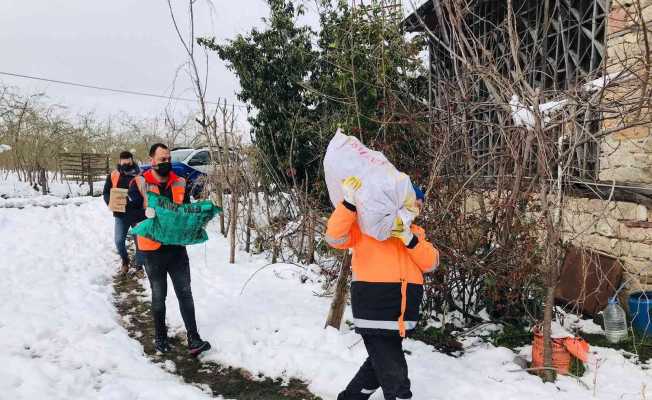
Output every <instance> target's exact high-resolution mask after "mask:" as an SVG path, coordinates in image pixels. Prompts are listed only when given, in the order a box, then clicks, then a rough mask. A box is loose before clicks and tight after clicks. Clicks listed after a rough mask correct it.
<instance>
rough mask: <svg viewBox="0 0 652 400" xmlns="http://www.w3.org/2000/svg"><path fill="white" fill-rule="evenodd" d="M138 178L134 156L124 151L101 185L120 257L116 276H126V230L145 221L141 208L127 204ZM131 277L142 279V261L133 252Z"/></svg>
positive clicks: (138, 169) (138, 252)
mask: <svg viewBox="0 0 652 400" xmlns="http://www.w3.org/2000/svg"><path fill="white" fill-rule="evenodd" d="M139 174H140V167H139V166H138V164H136V163H135V162H134V156H133V154H131V153H130V152H128V151H123V152H121V153H120V156H119V160H118V165H116V168H115V169H114V170H113V171H111V173H110V174H109V175H107V177H106V182H105V183H104V192H103V195H104V202H105V203H106V205H107V206H108V207H109V209H110V210H111V211H113V217H114V219H115V229H114V237H113V239H114V242H115V247H116V249H117V250H118V254H119V255H120V259H121V264H120V273H121V274H122V275H126V274H127V273H128V272H129V264H130V262H129V254H128V253H127V246H126V244H125V241H126V239H127V232H128V231H129V227H130V226H134V225H135V224H136V223H138V222H140V221H142V220H143V219H145V216H144V212H143V210H142V207H139V206H135V205H134V204H133V202H131V201H130V200H129V196H128V191H129V186H130V185H132V184H133V182H134V178H135V177H136V176H138V175H139ZM135 264H136V265H135V274H136V276H137V277H138V278H143V277H144V276H145V275H144V271H143V264H144V262H143V257H142V255H141V253H140V251H139V250H138V248H136V260H135Z"/></svg>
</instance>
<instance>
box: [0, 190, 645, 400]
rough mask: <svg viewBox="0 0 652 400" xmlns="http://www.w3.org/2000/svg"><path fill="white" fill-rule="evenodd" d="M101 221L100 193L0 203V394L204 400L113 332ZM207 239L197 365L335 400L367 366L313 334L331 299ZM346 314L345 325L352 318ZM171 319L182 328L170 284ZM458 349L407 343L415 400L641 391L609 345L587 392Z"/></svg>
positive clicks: (358, 353) (489, 352)
mask: <svg viewBox="0 0 652 400" xmlns="http://www.w3.org/2000/svg"><path fill="white" fill-rule="evenodd" d="M112 223H113V221H112V217H111V213H110V212H109V211H108V210H107V209H106V207H105V205H104V203H103V202H102V200H101V199H98V198H95V199H89V198H86V200H85V201H84V202H81V203H80V204H79V205H77V204H63V205H60V206H58V207H51V208H42V207H26V208H24V209H17V208H0V237H1V238H2V240H0V254H1V256H0V257H1V258H0V273H1V274H2V279H0V398H2V399H5V398H7V399H155V398H156V399H202V398H207V395H206V394H204V393H203V392H201V391H200V390H199V389H197V388H195V387H193V386H190V385H187V384H185V383H183V382H182V381H181V380H180V379H179V378H177V377H176V376H175V375H172V374H170V373H168V372H166V371H164V370H163V369H161V368H160V367H159V366H157V365H154V364H152V363H151V362H150V361H148V360H147V358H145V356H144V354H143V351H142V348H141V346H140V344H139V343H138V342H137V341H135V340H133V339H131V338H129V336H128V335H127V332H126V331H125V330H124V329H123V328H122V327H121V326H120V323H119V316H118V314H117V312H116V310H115V309H114V306H113V304H112V301H113V290H112V286H111V279H112V274H113V273H114V272H115V269H116V266H117V262H118V257H117V255H116V254H115V251H114V249H113V244H112V229H113V226H112ZM216 231H217V228H216V227H215V226H212V227H211V228H210V235H211V240H210V241H209V242H208V243H206V244H203V245H197V246H193V247H190V248H189V252H190V257H191V268H192V274H193V275H192V279H193V283H192V285H193V292H194V298H195V304H196V308H197V321H198V324H199V330H200V333H201V334H202V336H203V337H204V338H205V339H207V340H209V341H210V342H211V343H212V344H213V350H211V351H210V352H209V353H207V354H206V358H208V359H213V360H217V361H219V362H221V363H224V364H229V365H233V366H237V367H243V368H245V369H248V370H249V371H251V372H252V373H254V374H255V373H258V372H260V373H263V374H265V375H267V376H272V377H285V378H289V377H297V378H301V379H303V380H304V381H306V382H308V383H309V388H310V389H311V390H312V391H313V392H314V393H316V394H318V395H320V396H322V397H323V398H324V399H334V398H335V397H336V395H337V393H338V392H339V391H340V390H341V389H342V388H343V387H344V386H345V385H346V383H347V382H348V380H349V379H350V378H351V377H352V375H353V374H354V373H355V372H356V371H357V368H358V367H359V365H360V364H361V363H362V361H363V359H364V358H365V350H364V346H363V344H362V343H361V342H360V338H359V336H357V335H356V334H355V333H354V332H352V331H350V330H348V329H346V328H345V329H344V330H343V331H342V332H338V331H336V330H334V329H326V330H325V329H323V324H324V319H325V317H326V314H327V311H328V307H329V299H326V298H321V297H317V296H315V295H314V292H319V291H320V287H319V283H318V282H316V277H315V276H314V275H313V274H312V273H310V271H306V270H304V269H303V268H302V267H298V266H294V265H287V264H282V265H273V266H267V267H265V266H266V265H267V260H266V259H265V258H264V257H262V256H249V255H247V254H245V253H239V254H238V256H237V263H236V264H235V265H230V264H228V263H227V262H226V261H227V254H228V247H227V242H226V240H225V239H223V238H221V237H220V236H219V234H217V233H216ZM263 267H265V268H263ZM261 268H262V270H261ZM259 270H260V271H259ZM256 271H259V272H258V273H257V274H256V275H255V276H254V277H253V278H252V279H251V280H250V281H249V283H248V284H247V285H246V287H244V286H245V283H246V282H247V280H248V279H249V278H250V277H251V276H252V274H254V273H255V272H256ZM302 275H303V276H304V277H305V276H307V277H308V278H309V279H308V281H307V282H306V283H301V281H302ZM243 287H244V290H243ZM345 317H346V318H348V319H350V318H351V315H350V311H347V314H346V316H345ZM168 322H169V324H170V325H171V327H172V329H173V331H174V330H177V331H182V326H183V324H182V321H181V317H180V314H179V311H178V306H177V302H176V298H175V296H174V292H173V290H172V289H171V288H170V289H169V293H168ZM465 343H466V344H467V345H468V346H469V347H468V349H467V351H466V354H465V355H464V356H463V357H461V358H452V357H449V356H446V355H443V354H441V353H438V352H437V351H434V349H433V348H432V347H430V346H427V345H425V344H423V343H421V342H417V341H413V340H407V341H406V343H405V348H406V350H408V351H409V354H408V355H407V359H408V364H409V368H410V377H411V380H412V383H413V392H414V396H415V397H414V398H415V399H419V400H431V399H432V400H435V399H436V400H444V399H446V400H448V399H450V400H453V399H455V400H457V399H462V398H473V399H478V400H485V399H486V400H489V399H492V400H493V399H526V398H531V399H596V398H597V399H641V398H643V397H642V396H644V395H647V396H651V395H652V377H651V376H650V373H649V372H648V371H646V370H642V369H641V368H640V367H638V366H636V365H634V364H632V363H631V362H630V361H628V360H627V359H626V358H624V357H623V356H622V355H621V354H620V353H618V352H617V351H614V350H610V349H597V354H596V355H595V356H594V360H593V361H592V362H591V364H590V365H588V371H587V373H586V374H585V376H584V377H583V378H582V381H583V382H584V384H585V385H586V386H588V389H587V388H586V387H585V386H584V385H581V384H579V383H578V382H577V381H576V380H575V379H574V378H571V377H561V378H560V379H559V380H558V381H557V382H556V383H555V384H544V383H542V382H541V380H540V379H539V378H537V377H535V376H532V375H529V374H527V373H525V372H522V371H519V372H513V371H515V370H518V369H519V367H518V366H517V365H516V364H514V363H513V358H514V353H513V352H512V351H510V350H508V349H505V348H495V347H492V346H490V345H487V344H483V343H479V342H478V341H474V340H472V339H470V340H467V341H466V342H465ZM593 350H596V349H593ZM524 352H525V353H527V349H524ZM596 359H599V360H600V361H599V364H597V365H598V367H597V368H596V361H595V360H596ZM596 385H597V386H596ZM594 394H595V397H594ZM377 396H378V395H377ZM376 398H378V399H380V398H381V397H380V396H378V397H374V399H376Z"/></svg>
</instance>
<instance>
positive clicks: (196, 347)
mask: <svg viewBox="0 0 652 400" xmlns="http://www.w3.org/2000/svg"><path fill="white" fill-rule="evenodd" d="M210 349H211V344H210V343H208V342H207V341H205V340H202V339H201V338H200V337H199V335H193V336H188V351H189V352H190V354H191V355H192V356H195V357H196V356H198V355H199V354H201V353H203V352H204V351H207V350H210Z"/></svg>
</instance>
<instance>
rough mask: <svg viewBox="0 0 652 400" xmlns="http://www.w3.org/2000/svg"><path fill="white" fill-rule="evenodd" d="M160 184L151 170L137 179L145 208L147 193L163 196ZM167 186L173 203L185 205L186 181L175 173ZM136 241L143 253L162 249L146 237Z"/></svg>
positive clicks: (157, 243)
mask: <svg viewBox="0 0 652 400" xmlns="http://www.w3.org/2000/svg"><path fill="white" fill-rule="evenodd" d="M159 183H161V182H160V181H159V180H158V179H156V177H154V174H153V173H152V170H151V169H150V170H148V171H146V172H145V173H144V174H143V175H141V176H138V177H136V185H138V190H139V191H140V194H141V195H142V196H143V206H144V207H147V192H152V193H156V194H158V195H160V194H161V191H160V190H159V186H158V185H159ZM166 186H167V187H168V188H170V189H171V191H172V201H173V202H174V203H176V204H183V199H184V197H185V195H186V180H185V179H183V178H181V177H180V176H178V175H177V174H175V173H174V172H170V175H169V176H168V181H167V185H166ZM136 240H137V241H138V249H139V250H142V251H154V250H158V249H159V248H160V247H161V244H160V243H159V242H157V241H155V240H152V239H148V238H146V237H144V236H138V237H137V238H136Z"/></svg>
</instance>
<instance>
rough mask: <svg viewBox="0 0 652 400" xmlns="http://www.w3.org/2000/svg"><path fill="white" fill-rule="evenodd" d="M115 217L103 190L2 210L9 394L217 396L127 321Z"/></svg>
mask: <svg viewBox="0 0 652 400" xmlns="http://www.w3.org/2000/svg"><path fill="white" fill-rule="evenodd" d="M112 222H113V221H112V217H111V213H110V212H108V211H107V209H106V206H105V205H104V204H103V203H102V202H101V201H100V200H99V199H93V201H92V202H87V203H84V204H82V205H81V206H79V207H76V206H62V207H56V208H49V209H46V208H40V207H30V208H26V209H23V210H19V209H0V237H1V238H2V245H1V248H2V258H1V260H2V261H0V273H1V274H2V279H0V315H1V316H2V317H1V318H0V397H1V398H3V399H4V398H6V399H35V400H37V399H62V400H63V399H68V400H75V399H80V400H81V399H84V400H86V399H151V400H160V399H161V398H165V399H179V400H182V399H204V398H206V399H208V398H210V396H207V395H205V394H204V393H203V392H201V391H200V390H199V389H197V388H195V387H193V386H189V385H186V384H185V383H183V382H182V381H181V379H179V378H178V377H177V376H175V375H171V374H169V373H167V372H165V371H163V370H162V369H161V368H159V367H158V366H156V365H153V364H152V363H150V362H149V361H148V360H147V359H146V358H145V356H144V354H143V350H142V347H141V346H140V344H139V343H138V342H137V341H135V340H133V339H131V338H130V337H129V336H128V334H127V332H126V331H125V330H124V329H123V328H122V326H121V325H120V323H119V316H118V314H117V312H116V310H115V308H114V306H113V304H112V302H113V290H112V274H113V273H114V272H115V269H116V265H117V259H118V257H117V255H115V253H114V252H113V246H112V240H111V237H112V236H113V225H112ZM161 396H163V397H161Z"/></svg>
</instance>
